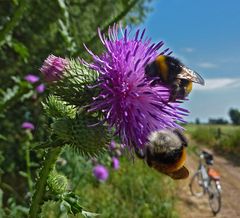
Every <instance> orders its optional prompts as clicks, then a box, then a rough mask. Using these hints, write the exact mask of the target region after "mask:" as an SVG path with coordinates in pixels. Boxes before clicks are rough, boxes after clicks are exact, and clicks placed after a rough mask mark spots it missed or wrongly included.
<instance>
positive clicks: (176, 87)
mask: <svg viewBox="0 0 240 218" xmlns="http://www.w3.org/2000/svg"><path fill="white" fill-rule="evenodd" d="M171 89H172V90H171V95H170V97H169V101H170V102H174V101H176V99H177V97H178V93H179V90H180V87H179V81H175V82H173V83H172V85H171Z"/></svg>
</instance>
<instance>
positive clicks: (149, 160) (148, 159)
mask: <svg viewBox="0 0 240 218" xmlns="http://www.w3.org/2000/svg"><path fill="white" fill-rule="evenodd" d="M145 159H146V162H147V165H148V166H149V167H152V166H153V165H152V161H151V159H152V158H151V153H150V151H149V149H148V148H147V149H146V157H145Z"/></svg>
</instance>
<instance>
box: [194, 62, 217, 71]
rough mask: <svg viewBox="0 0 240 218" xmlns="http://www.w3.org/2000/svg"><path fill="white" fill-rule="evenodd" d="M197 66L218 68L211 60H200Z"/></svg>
mask: <svg viewBox="0 0 240 218" xmlns="http://www.w3.org/2000/svg"><path fill="white" fill-rule="evenodd" d="M198 66H199V67H201V68H205V69H213V68H218V66H217V65H216V64H214V63H211V62H202V63H199V64H198Z"/></svg>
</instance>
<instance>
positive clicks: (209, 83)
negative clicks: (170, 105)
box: [193, 78, 240, 91]
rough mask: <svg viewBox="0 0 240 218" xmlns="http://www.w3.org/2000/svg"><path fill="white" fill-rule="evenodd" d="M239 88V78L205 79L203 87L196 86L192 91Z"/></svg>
mask: <svg viewBox="0 0 240 218" xmlns="http://www.w3.org/2000/svg"><path fill="white" fill-rule="evenodd" d="M236 87H240V78H214V79H206V80H205V86H201V85H196V86H194V88H193V90H202V91H204V90H205V91H209V90H215V89H221V88H236Z"/></svg>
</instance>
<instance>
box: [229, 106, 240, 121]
mask: <svg viewBox="0 0 240 218" xmlns="http://www.w3.org/2000/svg"><path fill="white" fill-rule="evenodd" d="M229 116H230V118H231V121H232V123H233V124H234V125H240V111H239V110H238V109H233V108H232V109H230V110H229Z"/></svg>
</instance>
